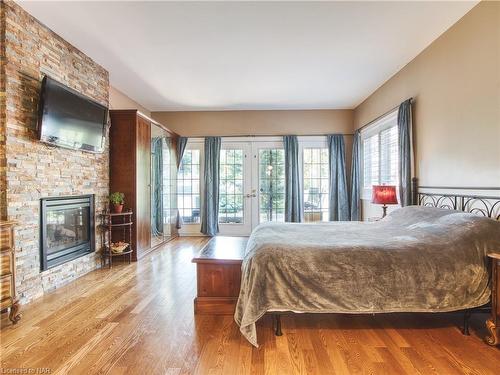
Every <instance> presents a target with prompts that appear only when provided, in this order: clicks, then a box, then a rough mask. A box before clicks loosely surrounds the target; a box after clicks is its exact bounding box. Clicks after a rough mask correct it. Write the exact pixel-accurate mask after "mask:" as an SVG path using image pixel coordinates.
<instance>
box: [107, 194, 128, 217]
mask: <svg viewBox="0 0 500 375" xmlns="http://www.w3.org/2000/svg"><path fill="white" fill-rule="evenodd" d="M124 202H125V194H123V193H120V192H118V191H116V192H114V193H111V194H110V195H109V203H111V211H113V213H114V214H119V213H121V212H122V210H123V203H124Z"/></svg>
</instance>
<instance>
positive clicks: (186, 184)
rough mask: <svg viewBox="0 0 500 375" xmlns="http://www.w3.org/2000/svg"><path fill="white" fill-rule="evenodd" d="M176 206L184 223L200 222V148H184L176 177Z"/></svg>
mask: <svg viewBox="0 0 500 375" xmlns="http://www.w3.org/2000/svg"><path fill="white" fill-rule="evenodd" d="M177 207H178V208H179V212H180V215H181V216H182V221H183V222H184V223H187V224H190V223H199V222H200V150H186V151H184V156H183V157H182V162H181V165H180V168H179V174H178V177H177Z"/></svg>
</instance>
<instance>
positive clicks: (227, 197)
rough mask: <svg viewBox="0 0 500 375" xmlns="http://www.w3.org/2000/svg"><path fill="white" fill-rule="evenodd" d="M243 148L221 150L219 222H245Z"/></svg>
mask: <svg viewBox="0 0 500 375" xmlns="http://www.w3.org/2000/svg"><path fill="white" fill-rule="evenodd" d="M243 157H244V155H243V150H241V149H239V150H238V149H222V150H220V178H219V223H220V224H241V223H243V208H244V207H243V198H244V197H243Z"/></svg>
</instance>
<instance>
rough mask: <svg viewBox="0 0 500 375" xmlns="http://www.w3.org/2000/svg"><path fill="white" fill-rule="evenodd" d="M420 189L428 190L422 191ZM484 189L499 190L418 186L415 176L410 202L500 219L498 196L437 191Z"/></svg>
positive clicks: (481, 189) (495, 189)
mask: <svg viewBox="0 0 500 375" xmlns="http://www.w3.org/2000/svg"><path fill="white" fill-rule="evenodd" d="M422 189H425V190H429V192H427V191H422ZM440 190H441V191H442V190H446V191H485V190H491V191H496V192H500V187H498V188H492V187H488V188H475V187H437V186H418V180H417V178H413V180H412V203H413V205H418V206H426V207H439V208H447V209H450V210H458V211H464V212H470V213H472V214H475V215H478V216H485V217H489V218H491V219H494V220H499V221H500V197H499V196H490V195H475V194H461V193H458V194H454V193H453V194H451V193H448V192H446V193H440V192H439V191H440Z"/></svg>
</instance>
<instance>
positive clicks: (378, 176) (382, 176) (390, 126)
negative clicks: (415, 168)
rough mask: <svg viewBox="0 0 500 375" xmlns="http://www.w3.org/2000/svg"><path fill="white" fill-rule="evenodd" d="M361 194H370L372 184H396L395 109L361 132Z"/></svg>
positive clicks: (396, 135) (366, 197) (396, 143)
mask: <svg viewBox="0 0 500 375" xmlns="http://www.w3.org/2000/svg"><path fill="white" fill-rule="evenodd" d="M361 146H362V155H363V157H362V163H363V167H362V170H363V190H364V193H363V196H364V198H365V199H368V198H369V197H370V196H371V190H372V186H373V185H382V184H386V185H397V184H398V127H397V111H395V112H392V113H390V114H388V115H387V116H385V117H383V118H382V119H380V120H378V121H377V122H375V123H374V124H373V125H370V126H369V127H368V128H367V129H366V130H364V131H362V132H361Z"/></svg>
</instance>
